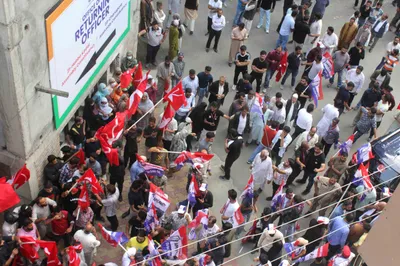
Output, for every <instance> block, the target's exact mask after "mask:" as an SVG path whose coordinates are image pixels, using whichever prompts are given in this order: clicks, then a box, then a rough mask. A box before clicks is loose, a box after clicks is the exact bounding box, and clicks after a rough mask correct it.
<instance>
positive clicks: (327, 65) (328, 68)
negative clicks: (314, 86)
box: [322, 52, 335, 79]
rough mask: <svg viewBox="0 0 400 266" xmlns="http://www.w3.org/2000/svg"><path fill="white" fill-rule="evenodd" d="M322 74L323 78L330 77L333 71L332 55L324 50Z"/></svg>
mask: <svg viewBox="0 0 400 266" xmlns="http://www.w3.org/2000/svg"><path fill="white" fill-rule="evenodd" d="M322 66H323V68H322V75H323V76H324V78H325V79H330V78H331V77H332V76H333V75H334V73H335V71H334V68H333V59H332V55H331V54H330V53H329V52H325V53H324V54H323V56H322Z"/></svg>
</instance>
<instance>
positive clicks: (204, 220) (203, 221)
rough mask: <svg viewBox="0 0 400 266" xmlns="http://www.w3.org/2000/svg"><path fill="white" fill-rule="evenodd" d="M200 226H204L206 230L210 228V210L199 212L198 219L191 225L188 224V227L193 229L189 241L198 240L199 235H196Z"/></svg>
mask: <svg viewBox="0 0 400 266" xmlns="http://www.w3.org/2000/svg"><path fill="white" fill-rule="evenodd" d="M199 225H202V226H203V227H204V228H205V229H207V226H208V209H203V210H199V211H197V215H196V218H194V219H193V220H192V221H191V222H190V224H188V227H189V228H191V230H190V232H189V239H190V240H196V239H197V234H196V228H197V227H199Z"/></svg>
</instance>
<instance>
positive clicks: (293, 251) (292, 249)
mask: <svg viewBox="0 0 400 266" xmlns="http://www.w3.org/2000/svg"><path fill="white" fill-rule="evenodd" d="M283 247H284V248H285V251H286V253H287V254H288V255H289V256H290V257H291V258H292V259H293V258H294V257H295V256H298V255H299V254H300V253H301V252H302V251H303V248H302V247H299V241H298V240H296V241H294V242H291V243H287V242H286V243H285V244H283Z"/></svg>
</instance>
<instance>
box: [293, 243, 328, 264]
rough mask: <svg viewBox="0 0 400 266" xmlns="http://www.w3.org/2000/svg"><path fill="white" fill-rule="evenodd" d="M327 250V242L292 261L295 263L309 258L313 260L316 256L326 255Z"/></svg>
mask: <svg viewBox="0 0 400 266" xmlns="http://www.w3.org/2000/svg"><path fill="white" fill-rule="evenodd" d="M328 250H329V243H326V244H325V245H323V246H320V247H319V248H317V249H315V250H314V251H312V252H310V253H309V254H307V255H305V256H303V257H300V258H298V259H297V260H295V261H294V262H293V263H294V264H296V263H300V262H303V261H309V260H313V259H316V258H322V257H326V256H327V255H328Z"/></svg>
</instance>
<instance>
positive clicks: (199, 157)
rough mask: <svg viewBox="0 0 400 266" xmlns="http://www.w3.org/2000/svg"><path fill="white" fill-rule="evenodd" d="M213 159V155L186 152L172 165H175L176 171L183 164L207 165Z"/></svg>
mask: <svg viewBox="0 0 400 266" xmlns="http://www.w3.org/2000/svg"><path fill="white" fill-rule="evenodd" d="M213 157H214V154H207V153H202V152H188V151H183V152H181V154H179V156H178V157H177V158H176V159H175V161H174V163H175V164H176V169H177V170H180V169H181V168H182V167H183V166H184V165H185V163H190V164H194V163H207V162H209V161H210V160H211V159H212V158H213Z"/></svg>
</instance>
